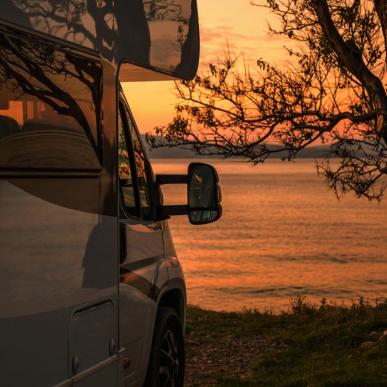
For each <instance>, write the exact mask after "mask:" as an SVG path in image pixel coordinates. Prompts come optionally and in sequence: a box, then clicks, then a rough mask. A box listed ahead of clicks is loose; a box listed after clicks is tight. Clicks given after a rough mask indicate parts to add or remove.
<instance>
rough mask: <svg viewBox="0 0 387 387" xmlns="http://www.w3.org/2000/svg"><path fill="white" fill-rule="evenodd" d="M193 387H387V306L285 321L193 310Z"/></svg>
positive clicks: (305, 311)
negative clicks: (214, 386) (204, 386)
mask: <svg viewBox="0 0 387 387" xmlns="http://www.w3.org/2000/svg"><path fill="white" fill-rule="evenodd" d="M187 382H188V385H221V386H270V387H271V386H289V387H290V386H294V387H301V386H311V387H312V386H313V387H314V386H316V387H317V386H324V387H325V386H326V387H328V386H332V387H333V386H337V387H338V386H375V387H376V386H387V302H385V303H381V304H377V305H369V304H367V303H365V302H364V301H362V300H360V302H359V303H357V304H354V305H353V306H352V307H349V308H345V307H339V306H333V305H328V304H327V303H326V302H324V301H322V303H321V305H320V306H319V307H312V306H310V305H308V304H306V303H305V302H304V300H302V299H297V300H295V301H294V303H293V304H292V307H291V308H290V311H289V312H286V313H282V314H280V315H272V314H270V313H259V312H255V311H246V312H244V313H217V312H210V311H204V310H201V309H199V308H195V307H190V308H189V310H188V321H187Z"/></svg>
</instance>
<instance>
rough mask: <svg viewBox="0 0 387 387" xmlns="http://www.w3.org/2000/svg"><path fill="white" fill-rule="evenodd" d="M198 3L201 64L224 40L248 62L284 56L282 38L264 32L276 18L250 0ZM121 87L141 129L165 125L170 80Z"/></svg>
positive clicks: (171, 94) (170, 112) (212, 58)
mask: <svg viewBox="0 0 387 387" xmlns="http://www.w3.org/2000/svg"><path fill="white" fill-rule="evenodd" d="M198 4H199V17H200V30H201V56H200V58H201V59H200V66H201V67H203V66H205V65H206V64H207V63H209V62H211V61H215V60H216V58H217V57H218V56H221V55H222V53H223V52H224V51H225V47H226V45H227V42H228V44H229V46H230V48H231V49H232V50H233V51H235V53H237V54H240V53H243V55H244V56H245V58H246V59H247V60H248V61H249V62H250V63H254V62H255V60H256V59H257V58H264V59H265V60H270V61H272V62H274V63H277V64H278V62H280V61H283V60H285V59H286V53H285V51H284V49H283V45H284V42H285V41H284V40H280V39H278V38H271V37H268V36H267V31H268V29H267V23H268V22H270V23H271V24H274V23H275V22H276V19H274V18H273V16H272V15H271V14H270V13H269V12H268V11H267V10H265V9H263V8H260V7H259V8H258V7H253V6H252V5H250V1H249V0H198ZM199 71H200V70H199ZM123 88H124V91H125V94H126V97H127V99H128V102H129V104H130V106H131V108H132V110H133V113H134V116H135V118H136V121H137V125H138V127H139V129H140V131H141V132H147V131H149V130H152V129H153V128H154V127H155V126H157V125H165V124H167V123H168V122H169V121H170V119H171V118H172V117H173V115H174V106H175V103H176V99H175V96H174V87H173V82H171V81H163V82H141V83H137V82H135V83H124V84H123Z"/></svg>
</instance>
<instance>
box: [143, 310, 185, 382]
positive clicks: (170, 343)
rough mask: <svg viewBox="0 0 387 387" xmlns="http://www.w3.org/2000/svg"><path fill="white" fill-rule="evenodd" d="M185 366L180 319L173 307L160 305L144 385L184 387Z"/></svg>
mask: <svg viewBox="0 0 387 387" xmlns="http://www.w3.org/2000/svg"><path fill="white" fill-rule="evenodd" d="M184 368H185V352H184V335H183V328H182V325H181V322H180V319H179V317H178V316H177V314H176V312H175V311H174V310H173V309H172V308H165V307H160V309H159V311H158V313H157V319H156V325H155V330H154V334H153V343H152V350H151V353H150V358H149V365H148V371H147V376H146V380H145V384H144V386H146V387H170V386H171V387H172V386H173V387H183V385H184Z"/></svg>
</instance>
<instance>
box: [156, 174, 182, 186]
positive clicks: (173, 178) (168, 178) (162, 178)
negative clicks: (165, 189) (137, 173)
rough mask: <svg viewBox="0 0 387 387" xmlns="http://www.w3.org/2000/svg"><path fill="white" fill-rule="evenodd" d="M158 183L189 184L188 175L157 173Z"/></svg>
mask: <svg viewBox="0 0 387 387" xmlns="http://www.w3.org/2000/svg"><path fill="white" fill-rule="evenodd" d="M156 184H157V185H164V184H188V175H157V176H156Z"/></svg>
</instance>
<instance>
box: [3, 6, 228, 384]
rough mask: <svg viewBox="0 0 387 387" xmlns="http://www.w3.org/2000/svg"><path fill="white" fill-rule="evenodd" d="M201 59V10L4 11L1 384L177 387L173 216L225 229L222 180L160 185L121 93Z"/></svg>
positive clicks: (166, 180)
mask: <svg viewBox="0 0 387 387" xmlns="http://www.w3.org/2000/svg"><path fill="white" fill-rule="evenodd" d="M198 59H199V27H198V12H197V4H196V0H154V1H149V0H147V1H145V0H144V1H143V0H1V2H0V337H1V345H0V370H1V372H0V385H1V386H7V387H11V386H23V387H24V386H29V387H32V386H37V387H38V386H39V387H40V386H103V387H110V386H143V385H146V386H182V385H183V380H184V325H185V314H186V288H185V282H184V275H183V271H182V267H181V264H180V262H179V260H178V258H177V256H176V251H175V249H174V246H173V241H172V237H171V233H170V230H169V228H168V219H169V218H170V217H171V216H176V215H183V216H187V217H188V218H189V220H190V222H191V223H192V224H193V225H200V224H206V223H211V222H214V221H216V220H218V219H219V217H220V216H221V205H220V188H219V181H218V177H217V174H216V171H215V170H214V168H213V167H211V166H210V165H207V164H202V163H193V164H190V165H189V166H187V174H186V175H158V176H155V175H154V173H153V171H152V165H151V163H150V161H149V158H148V156H147V154H146V151H145V149H144V144H143V142H142V138H141V136H140V134H139V130H138V128H137V126H136V122H135V120H134V117H133V115H132V113H131V110H130V107H129V106H128V104H127V102H126V100H125V96H124V95H123V93H122V90H121V86H120V84H121V82H132V81H152V80H173V79H183V80H189V79H192V78H193V77H194V76H195V73H196V71H197V66H198ZM149 109H150V110H151V109H152V107H151V106H149ZM165 184H181V185H185V186H186V187H187V201H186V202H185V203H164V202H163V196H162V186H163V185H165Z"/></svg>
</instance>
